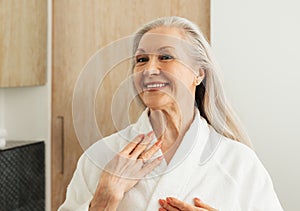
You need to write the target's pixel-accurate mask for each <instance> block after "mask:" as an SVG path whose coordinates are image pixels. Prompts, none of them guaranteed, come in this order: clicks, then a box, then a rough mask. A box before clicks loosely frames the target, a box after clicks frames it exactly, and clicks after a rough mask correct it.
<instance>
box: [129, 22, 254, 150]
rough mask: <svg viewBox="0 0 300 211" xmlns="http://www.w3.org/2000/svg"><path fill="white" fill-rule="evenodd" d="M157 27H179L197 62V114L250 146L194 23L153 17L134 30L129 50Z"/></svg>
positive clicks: (215, 64)
mask: <svg viewBox="0 0 300 211" xmlns="http://www.w3.org/2000/svg"><path fill="white" fill-rule="evenodd" d="M158 27H175V28H178V29H180V30H182V31H183V32H184V33H185V35H186V39H187V40H188V41H189V42H190V43H191V44H192V46H193V49H194V51H193V54H192V55H191V56H192V57H193V58H194V60H195V61H196V62H197V64H198V65H199V68H200V69H202V70H204V71H205V79H204V80H203V81H202V82H201V84H200V85H198V86H197V87H196V93H195V103H196V104H197V107H198V109H199V111H200V114H201V116H202V117H203V118H205V119H206V121H207V122H208V124H210V125H211V126H212V127H213V128H214V129H215V130H216V131H217V132H218V133H220V134H222V135H224V136H225V137H227V138H230V139H233V140H235V141H239V142H241V143H243V144H246V145H247V146H249V147H251V148H252V143H251V141H250V139H249V137H248V136H247V134H246V133H245V131H244V129H243V127H242V125H241V123H240V121H239V118H238V117H237V115H236V114H235V112H234V111H233V109H232V107H231V106H230V104H229V103H228V101H227V99H226V97H225V95H224V91H223V87H222V83H221V80H220V78H219V77H218V69H219V67H218V65H217V63H216V62H215V59H214V57H213V55H212V52H211V47H210V45H209V44H208V42H207V41H206V39H205V37H204V35H203V33H202V32H201V30H200V29H199V27H198V26H197V25H196V24H194V23H193V22H191V21H189V20H187V19H185V18H181V17H176V16H172V17H163V18H159V19H156V20H153V21H151V22H149V23H147V24H145V25H144V26H142V27H141V28H140V29H139V30H138V31H137V32H136V33H135V37H134V43H133V52H134V53H135V52H136V50H137V48H138V45H139V42H140V40H141V38H142V36H143V35H144V34H145V33H147V32H148V31H150V30H152V29H155V28H158Z"/></svg>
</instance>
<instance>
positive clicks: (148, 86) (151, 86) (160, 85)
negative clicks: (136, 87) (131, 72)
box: [146, 83, 167, 88]
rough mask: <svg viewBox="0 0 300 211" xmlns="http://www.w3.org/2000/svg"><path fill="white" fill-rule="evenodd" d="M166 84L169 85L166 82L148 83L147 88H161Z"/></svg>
mask: <svg viewBox="0 0 300 211" xmlns="http://www.w3.org/2000/svg"><path fill="white" fill-rule="evenodd" d="M166 85H167V84H166V83H163V84H148V85H146V87H147V88H161V87H164V86H166Z"/></svg>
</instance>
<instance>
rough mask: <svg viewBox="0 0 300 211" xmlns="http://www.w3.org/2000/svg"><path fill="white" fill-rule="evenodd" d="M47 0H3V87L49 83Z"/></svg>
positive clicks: (0, 21)
mask: <svg viewBox="0 0 300 211" xmlns="http://www.w3.org/2000/svg"><path fill="white" fill-rule="evenodd" d="M46 64H47V0H1V1H0V87H15V86H33V85H42V84H45V83H46V66H47V65H46Z"/></svg>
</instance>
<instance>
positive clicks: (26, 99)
mask: <svg viewBox="0 0 300 211" xmlns="http://www.w3.org/2000/svg"><path fill="white" fill-rule="evenodd" d="M51 20H52V4H51V0H48V26H47V28H48V33H47V34H48V38H47V40H48V41H47V83H46V85H44V86H35V87H20V88H0V128H2V127H3V128H6V130H7V133H8V136H7V139H8V140H44V141H45V149H46V210H47V211H50V210H51V208H50V207H51V203H50V199H51V198H50V196H51V188H50V187H51V186H50V181H51V174H50V169H51V159H50V152H51V151H50V150H51V139H50V135H51V30H52V29H51V27H52V22H51Z"/></svg>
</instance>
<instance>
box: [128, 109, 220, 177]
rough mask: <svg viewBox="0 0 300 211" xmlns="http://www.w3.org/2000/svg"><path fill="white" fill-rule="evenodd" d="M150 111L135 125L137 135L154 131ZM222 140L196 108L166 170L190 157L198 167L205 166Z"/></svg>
mask: <svg viewBox="0 0 300 211" xmlns="http://www.w3.org/2000/svg"><path fill="white" fill-rule="evenodd" d="M149 111H150V109H149V108H146V109H145V111H144V112H143V113H142V115H141V116H140V118H139V119H138V121H137V122H136V123H135V124H134V126H133V129H134V131H136V135H138V134H141V133H144V134H146V133H148V132H150V131H152V130H153V128H152V125H151V123H150V119H149V116H148V113H149ZM220 140H221V136H220V135H219V134H218V133H216V131H215V130H214V129H213V127H211V126H210V125H208V124H207V122H206V120H205V119H204V118H203V117H202V116H201V115H200V112H199V110H198V108H196V107H195V116H194V120H193V122H192V123H191V125H190V127H189V129H188V130H187V132H186V134H185V135H184V137H183V139H182V142H181V144H180V145H179V147H178V149H177V151H176V153H175V154H174V156H173V158H172V160H171V161H170V163H169V165H168V167H167V169H166V170H167V171H171V170H172V169H173V168H175V167H176V166H178V165H180V163H182V162H183V161H184V160H185V159H187V158H188V157H192V158H193V162H196V163H197V164H198V165H203V164H205V163H206V162H207V161H208V160H209V159H210V158H211V157H212V155H213V153H214V152H215V151H216V149H217V147H218V145H219V143H220ZM156 141H157V139H156V138H155V139H154V140H153V141H152V142H153V143H155V142H156ZM158 154H159V155H160V154H162V152H161V151H160V152H159V153H158ZM165 165H166V163H165Z"/></svg>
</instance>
